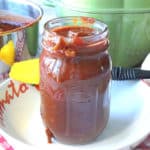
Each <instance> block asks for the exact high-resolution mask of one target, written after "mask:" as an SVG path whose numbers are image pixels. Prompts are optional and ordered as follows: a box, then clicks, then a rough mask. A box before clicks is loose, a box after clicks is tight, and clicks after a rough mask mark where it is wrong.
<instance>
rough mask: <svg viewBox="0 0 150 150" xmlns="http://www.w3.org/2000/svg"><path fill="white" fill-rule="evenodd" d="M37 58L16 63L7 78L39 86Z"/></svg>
mask: <svg viewBox="0 0 150 150" xmlns="http://www.w3.org/2000/svg"><path fill="white" fill-rule="evenodd" d="M39 70H40V69H39V58H34V59H29V60H24V61H20V62H16V63H14V64H13V65H12V67H11V70H10V73H9V77H10V78H12V79H14V80H17V81H21V82H24V83H29V84H39V81H40V71H39Z"/></svg>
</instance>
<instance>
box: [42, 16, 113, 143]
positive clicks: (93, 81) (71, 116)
mask: <svg viewBox="0 0 150 150" xmlns="http://www.w3.org/2000/svg"><path fill="white" fill-rule="evenodd" d="M42 47H43V50H42V53H41V56H40V76H41V79H40V91H41V92H40V93H41V116H42V119H43V122H44V124H45V127H46V129H47V130H49V131H50V132H52V134H53V135H54V137H55V138H56V140H58V141H60V142H62V143H68V144H84V143H86V142H90V141H92V140H94V139H95V138H96V137H97V136H98V135H99V134H100V133H101V132H102V131H103V129H104V128H105V127H106V124H107V121H108V118H109V110H110V106H109V105H110V94H109V83H110V79H111V59H110V56H109V54H108V47H109V40H108V29H107V25H105V24H104V23H102V22H101V21H99V20H95V19H94V18H88V17H62V18H56V19H53V20H50V21H48V22H47V23H46V24H45V26H44V34H43V40H42Z"/></svg>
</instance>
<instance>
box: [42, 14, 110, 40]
mask: <svg viewBox="0 0 150 150" xmlns="http://www.w3.org/2000/svg"><path fill="white" fill-rule="evenodd" d="M74 20H75V21H74ZM85 20H86V21H87V24H88V23H89V24H90V25H92V24H93V25H94V24H95V27H96V28H97V29H99V30H98V31H97V33H96V34H94V35H87V36H84V39H86V40H91V38H93V36H94V37H95V39H96V38H98V39H99V40H102V39H104V38H106V37H107V36H108V26H107V25H106V24H105V23H104V22H103V21H101V20H100V19H95V18H92V17H86V16H65V17H58V18H53V19H51V20H48V21H47V22H46V23H45V24H44V30H45V31H47V32H50V29H53V28H56V27H61V26H66V25H65V23H66V22H67V21H68V22H70V23H72V24H73V23H75V25H76V26H81V27H84V26H86V25H85V24H84V23H85V22H84V21H85ZM63 21H64V25H61V24H60V23H62V22H63ZM65 21H66V22H65ZM80 21H81V23H82V21H83V25H82V24H81V25H78V24H77V23H80ZM73 25H74V24H73Z"/></svg>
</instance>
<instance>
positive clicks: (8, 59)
mask: <svg viewBox="0 0 150 150" xmlns="http://www.w3.org/2000/svg"><path fill="white" fill-rule="evenodd" d="M0 60H1V61H3V62H4V63H6V64H7V65H10V66H11V65H12V64H13V63H14V60H15V46H14V43H13V41H12V40H10V41H9V42H8V43H7V44H5V45H4V46H3V47H2V48H1V50H0Z"/></svg>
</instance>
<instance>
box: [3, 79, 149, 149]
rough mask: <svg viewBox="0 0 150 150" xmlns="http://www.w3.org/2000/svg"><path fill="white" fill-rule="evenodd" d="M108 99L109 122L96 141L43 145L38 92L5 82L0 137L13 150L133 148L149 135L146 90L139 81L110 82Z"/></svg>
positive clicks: (31, 87)
mask: <svg viewBox="0 0 150 150" xmlns="http://www.w3.org/2000/svg"><path fill="white" fill-rule="evenodd" d="M111 95H112V99H111V112H110V119H109V122H108V125H107V127H106V129H105V130H104V132H103V133H102V134H101V135H100V136H99V137H98V138H97V140H96V141H94V142H92V143H89V144H87V145H76V146H73V145H64V144H60V143H57V142H56V143H53V144H47V139H46V135H45V132H44V127H43V124H42V121H41V117H40V95H39V91H38V90H37V89H36V88H35V87H34V86H29V85H27V84H23V83H19V82H16V81H11V80H7V81H6V82H4V83H3V84H1V85H0V119H1V120H0V125H1V130H0V133H1V134H2V135H4V136H5V138H6V139H7V141H8V142H9V143H10V144H11V145H12V146H13V147H14V149H15V150H29V149H36V150H38V149H41V150H74V149H78V150H91V149H92V150H99V149H101V150H118V149H123V148H127V147H130V146H133V145H135V144H136V143H138V142H139V141H141V140H142V139H143V138H144V137H145V136H146V135H147V134H148V133H149V132H150V87H148V86H147V85H146V84H145V83H144V82H142V81H130V82H129V81H121V82H120V81H119V82H117V81H113V82H112V88H111ZM2 101H3V102H2ZM3 104H4V105H3ZM2 105H3V106H4V107H2Z"/></svg>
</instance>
